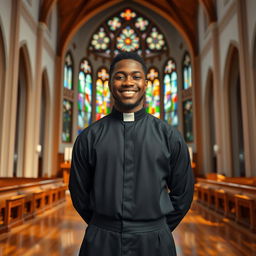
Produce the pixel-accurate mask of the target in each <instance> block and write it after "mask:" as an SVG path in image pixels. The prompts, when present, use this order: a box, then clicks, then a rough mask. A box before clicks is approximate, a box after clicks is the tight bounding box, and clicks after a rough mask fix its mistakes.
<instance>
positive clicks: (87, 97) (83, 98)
mask: <svg viewBox="0 0 256 256" xmlns="http://www.w3.org/2000/svg"><path fill="white" fill-rule="evenodd" d="M92 74H93V72H92V66H91V64H90V61H89V60H88V59H86V58H83V59H82V60H81V61H80V67H79V73H78V90H77V93H78V99H77V101H78V102H77V103H78V104H77V105H78V117H77V119H78V122H77V126H78V127H77V128H78V134H79V133H80V132H82V130H83V129H84V128H86V127H87V126H89V125H90V124H91V122H92V91H93V88H92V85H93V79H92Z"/></svg>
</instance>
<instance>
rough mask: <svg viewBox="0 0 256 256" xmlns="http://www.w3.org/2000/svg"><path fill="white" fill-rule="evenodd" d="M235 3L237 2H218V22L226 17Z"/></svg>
mask: <svg viewBox="0 0 256 256" xmlns="http://www.w3.org/2000/svg"><path fill="white" fill-rule="evenodd" d="M235 1H237V0H216V5H217V17H218V20H221V19H222V18H223V16H225V15H226V12H227V11H228V9H229V8H230V6H231V5H232V4H234V2H235ZM243 1H244V0H243ZM253 1H254V0H253Z"/></svg>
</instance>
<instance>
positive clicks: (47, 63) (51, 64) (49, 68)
mask: <svg viewBox="0 0 256 256" xmlns="http://www.w3.org/2000/svg"><path fill="white" fill-rule="evenodd" d="M42 70H46V72H47V75H48V81H49V88H48V90H49V99H48V100H49V104H50V112H49V113H46V114H47V118H48V119H49V130H50V131H47V133H48V132H49V138H48V139H49V141H48V142H47V143H48V145H49V148H48V150H47V151H46V152H48V155H47V157H48V163H47V165H46V166H45V167H46V169H45V170H44V173H47V174H48V176H49V177H50V176H51V171H52V166H51V163H52V148H53V145H52V143H53V141H54V140H53V134H54V123H53V115H54V107H55V106H54V105H55V104H54V99H53V96H54V80H55V59H54V58H53V56H51V55H50V54H49V53H48V52H47V51H46V50H45V49H43V53H42Z"/></svg>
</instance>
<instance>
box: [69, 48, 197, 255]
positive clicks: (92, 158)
mask: <svg viewBox="0 0 256 256" xmlns="http://www.w3.org/2000/svg"><path fill="white" fill-rule="evenodd" d="M146 71H147V69H146V66H145V63H144V61H143V59H142V58H141V57H140V56H139V55H138V54H136V53H121V54H119V55H117V56H116V57H115V58H114V60H113V62H112V64H111V66H110V82H109V88H110V91H111V94H112V96H113V98H114V107H113V109H112V112H111V113H110V114H109V115H107V116H105V117H104V118H102V119H100V120H98V121H96V122H95V123H93V124H92V125H90V126H89V127H87V128H86V129H84V131H83V132H82V133H81V134H80V135H79V136H78V137H77V139H76V142H75V144H74V147H73V155H72V164H71V172H70V182H69V189H70V193H71V198H72V201H73V205H74V207H75V208H76V210H77V211H78V213H79V214H80V215H81V217H82V218H83V219H84V221H85V222H86V223H87V224H88V227H87V229H86V232H85V236H84V239H83V242H82V245H81V248H80V253H79V255H81V256H174V255H176V250H175V244H174V241H173V237H172V233H171V232H172V231H173V230H174V229H175V228H176V226H177V225H178V224H179V222H180V221H181V220H182V218H183V217H184V216H185V214H186V213H187V211H188V210H189V208H190V205H191V202H192V198H193V189H194V178H193V174H192V170H191V166H190V158H189V152H188V148H187V145H186V143H185V142H184V139H183V137H182V136H181V135H180V133H179V132H178V131H177V130H176V129H175V128H173V127H172V126H170V125H168V124H167V123H166V122H164V121H162V120H160V119H158V118H156V117H154V116H152V115H150V114H148V113H146V111H145V108H144V107H143V104H144V97H145V91H146V87H147V80H146Z"/></svg>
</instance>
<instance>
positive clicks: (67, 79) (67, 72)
mask: <svg viewBox="0 0 256 256" xmlns="http://www.w3.org/2000/svg"><path fill="white" fill-rule="evenodd" d="M64 88H67V89H69V90H72V89H73V62H72V58H71V55H70V53H68V54H67V55H66V57H65V64H64Z"/></svg>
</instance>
